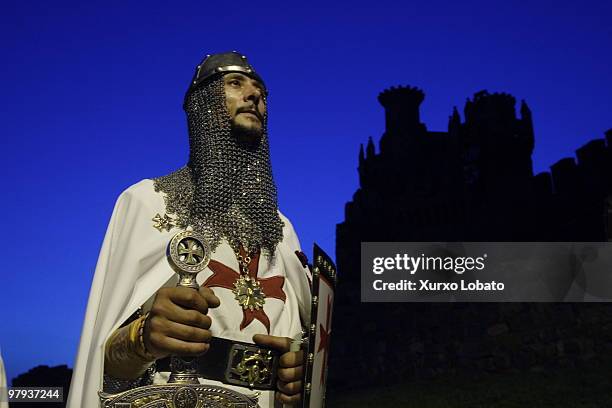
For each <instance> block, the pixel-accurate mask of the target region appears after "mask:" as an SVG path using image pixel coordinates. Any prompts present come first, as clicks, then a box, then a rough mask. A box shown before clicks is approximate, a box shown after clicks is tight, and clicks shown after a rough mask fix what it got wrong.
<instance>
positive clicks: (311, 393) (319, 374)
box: [302, 244, 337, 408]
mask: <svg viewBox="0 0 612 408" xmlns="http://www.w3.org/2000/svg"><path fill="white" fill-rule="evenodd" d="M336 280H337V275H336V265H334V263H333V262H332V260H331V258H330V257H329V256H328V255H327V254H326V253H325V252H324V251H323V250H322V249H321V248H319V246H318V245H317V244H315V245H314V253H313V269H312V308H311V315H310V327H309V328H308V341H307V348H306V364H305V370H304V381H303V384H304V387H303V391H302V393H303V394H302V407H303V408H318V407H324V406H325V388H326V385H327V360H328V358H329V351H330V339H331V332H332V329H331V324H332V312H333V306H334V294H335V290H336Z"/></svg>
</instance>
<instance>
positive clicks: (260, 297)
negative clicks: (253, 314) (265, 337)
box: [232, 248, 266, 310]
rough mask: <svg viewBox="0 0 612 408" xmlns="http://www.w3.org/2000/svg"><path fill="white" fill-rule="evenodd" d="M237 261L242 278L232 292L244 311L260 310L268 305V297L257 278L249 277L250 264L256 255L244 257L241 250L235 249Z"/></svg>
mask: <svg viewBox="0 0 612 408" xmlns="http://www.w3.org/2000/svg"><path fill="white" fill-rule="evenodd" d="M234 253H235V254H236V259H238V266H239V269H240V277H239V278H238V279H237V280H236V282H234V289H233V290H232V292H233V293H234V295H235V298H236V300H237V301H238V304H239V305H240V306H242V308H243V309H244V310H246V309H250V310H259V309H261V308H262V307H263V305H264V303H266V295H265V293H264V292H263V289H262V287H261V285H260V284H259V281H258V280H257V277H254V278H252V277H251V276H250V275H249V264H250V263H251V261H252V260H253V258H252V257H253V256H254V255H255V254H254V253H252V254H246V255H245V256H242V254H241V253H240V249H239V248H238V249H236V248H234Z"/></svg>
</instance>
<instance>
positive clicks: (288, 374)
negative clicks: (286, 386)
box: [278, 365, 304, 383]
mask: <svg viewBox="0 0 612 408" xmlns="http://www.w3.org/2000/svg"><path fill="white" fill-rule="evenodd" d="M302 367H303V366H302V365H299V366H297V367H291V368H279V369H278V379H279V380H280V381H282V382H285V383H290V382H293V381H298V380H301V379H302V375H303V374H304V371H303V369H302Z"/></svg>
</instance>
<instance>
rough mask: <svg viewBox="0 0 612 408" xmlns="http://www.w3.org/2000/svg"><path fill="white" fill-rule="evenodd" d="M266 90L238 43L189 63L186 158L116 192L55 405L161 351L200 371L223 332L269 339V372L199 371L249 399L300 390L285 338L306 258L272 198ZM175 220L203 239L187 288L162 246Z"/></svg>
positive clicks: (303, 282) (296, 320) (152, 378)
mask: <svg viewBox="0 0 612 408" xmlns="http://www.w3.org/2000/svg"><path fill="white" fill-rule="evenodd" d="M266 97H267V90H266V87H265V84H264V82H263V80H262V78H261V77H260V76H259V75H258V74H257V72H256V71H255V70H254V69H253V67H252V66H251V65H250V64H249V63H248V61H247V59H246V57H244V56H242V55H240V54H239V53H237V52H230V53H223V54H215V55H209V56H207V57H206V58H205V59H204V61H202V63H201V64H200V65H198V67H197V70H196V73H195V75H194V78H193V80H192V82H191V84H190V86H189V89H188V91H187V93H186V96H185V101H184V110H185V112H186V114H187V120H188V128H189V143H190V154H189V161H188V163H187V165H186V166H185V167H183V168H181V169H180V170H178V171H176V172H174V173H172V174H170V175H167V176H164V177H160V178H157V179H153V180H151V179H145V180H142V181H140V182H139V183H137V184H135V185H133V186H131V187H129V188H128V189H127V190H125V191H124V192H123V193H122V194H121V195H120V196H119V198H118V200H117V203H116V204H115V208H114V210H113V215H112V218H111V221H110V224H109V227H108V230H107V233H106V236H105V239H104V243H103V245H102V250H101V252H100V257H99V260H98V264H97V267H96V272H95V276H94V280H93V283H92V288H91V292H90V296H89V302H88V305H87V312H86V316H85V322H84V326H83V331H82V336H81V342H80V346H79V353H78V356H77V361H76V364H75V371H74V375H73V379H72V384H71V388H70V396H69V400H68V407H70V408H80V407H88V408H89V407H94V406H98V405H99V396H98V391H103V392H105V393H110V394H116V393H121V392H123V391H126V390H129V389H134V388H135V387H139V386H144V385H148V384H164V383H166V382H167V381H168V376H169V371H170V369H169V368H168V367H167V365H166V364H165V363H164V360H165V359H166V358H167V357H168V356H171V355H180V356H197V358H202V361H203V363H202V365H204V366H205V367H204V368H205V370H204V371H206V369H207V367H206V364H207V363H206V361H208V360H207V359H208V358H210V359H213V360H214V359H217V360H219V359H221V360H223V359H224V358H226V356H225V354H226V353H227V348H228V347H230V346H232V344H233V343H232V342H236V343H241V344H244V343H250V344H253V343H254V344H256V345H259V346H261V347H264V348H266V347H267V348H268V349H275V350H277V351H278V352H279V354H280V357H279V359H278V369H276V368H275V370H276V375H277V379H278V381H277V382H276V384H274V385H273V386H272V387H269V388H268V389H263V390H262V389H261V388H260V389H259V390H257V391H256V390H254V389H253V388H252V384H250V386H249V385H246V384H245V385H236V384H235V383H232V384H229V383H228V382H227V381H225V380H223V378H221V376H220V374H219V373H216V372H212V371H214V370H213V369H212V368H211V372H212V374H211V376H210V377H209V378H205V377H206V375H203V376H202V378H200V380H199V381H200V383H203V384H212V385H217V386H220V387H224V388H225V389H226V390H227V392H229V393H235V394H238V395H244V396H245V398H247V399H249V400H252V401H256V402H257V403H258V404H259V406H261V407H272V406H274V401H275V400H276V401H278V402H282V403H285V404H293V403H296V402H298V401H299V399H300V392H301V388H302V385H301V381H300V379H301V376H302V362H303V353H302V352H301V351H289V350H290V344H291V339H298V338H299V337H300V333H301V332H302V327H304V326H306V325H308V323H309V318H310V301H311V294H310V286H309V281H310V272H309V270H308V267H307V265H306V262H304V257H303V254H302V253H301V251H300V246H299V241H298V239H297V236H296V234H295V232H294V230H293V227H292V225H291V223H290V222H289V220H288V219H287V218H286V217H284V216H283V215H282V214H281V213H280V212H279V211H278V204H277V195H276V186H275V184H274V181H273V178H272V171H271V165H270V157H269V145H268V134H267V118H268V115H267V110H266ZM184 230H189V231H195V232H197V233H199V234H200V236H202V237H204V238H205V241H206V243H207V244H208V246H209V248H210V251H211V255H210V262H209V264H208V266H207V268H206V269H204V270H203V271H202V272H201V273H199V275H198V276H197V282H198V284H199V286H200V287H199V289H198V290H193V289H189V288H185V287H176V283H177V276H176V275H175V273H174V272H173V270H172V268H171V267H170V265H169V264H168V262H167V260H166V248H167V246H168V242H170V240H171V239H172V237H173V236H174V235H175V234H177V233H178V232H180V231H184ZM221 354H223V355H222V356H220V355H221ZM219 356H220V357H219ZM215 361H216V360H215ZM210 366H211V367H212V363H211V365H210ZM237 398H238V397H237Z"/></svg>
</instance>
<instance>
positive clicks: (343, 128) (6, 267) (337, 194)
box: [0, 0, 612, 379]
mask: <svg viewBox="0 0 612 408" xmlns="http://www.w3.org/2000/svg"><path fill="white" fill-rule="evenodd" d="M96 3H97V4H96ZM126 3H129V5H126ZM156 3H157V2H152V1H149V2H125V1H124V2H109V1H107V2H99V3H98V2H74V3H71V2H66V1H56V2H42V1H24V2H17V1H8V2H3V7H2V8H3V10H2V13H1V14H2V15H1V16H0V20H1V21H2V24H1V26H0V27H1V28H0V30H2V33H1V34H2V36H1V38H2V40H1V44H2V60H3V63H2V66H3V69H2V75H1V78H2V79H1V80H2V92H1V95H2V120H1V121H0V123H1V126H2V127H1V133H2V140H3V143H2V151H3V154H4V160H3V164H2V165H3V168H2V172H3V174H4V177H3V181H4V185H5V187H7V188H6V189H5V190H8V191H7V192H6V193H5V195H4V200H3V203H2V216H3V219H4V221H3V226H4V230H5V232H6V233H5V234H4V235H3V236H2V241H1V245H2V248H3V252H2V258H3V259H2V265H3V266H2V276H3V280H2V285H1V286H0V290H1V292H0V310H2V311H3V312H4V319H3V324H2V325H1V326H0V349H1V350H2V356H3V358H4V361H5V365H6V367H7V375H8V378H9V379H11V378H13V377H15V376H16V375H18V374H20V373H23V372H25V371H27V370H28V369H30V368H32V367H34V366H36V365H39V364H47V365H58V364H68V365H69V366H71V367H72V366H73V363H74V358H75V353H76V349H77V345H78V341H79V336H80V331H81V325H82V323H83V316H84V313H85V305H86V301H87V296H88V292H89V286H90V284H91V280H92V277H93V271H94V268H95V264H96V261H97V256H98V251H99V249H100V245H101V243H102V239H103V237H104V232H105V230H106V225H107V223H108V221H109V218H110V215H111V211H112V209H113V205H114V203H115V200H116V198H117V197H118V195H119V194H120V193H121V191H123V190H124V189H125V188H127V187H128V186H130V185H131V184H134V183H136V182H138V181H140V180H141V179H143V178H151V177H156V176H160V175H163V174H167V173H169V172H171V171H173V170H175V169H177V168H179V167H181V166H182V165H183V164H184V163H185V161H186V157H187V151H188V145H187V130H186V122H185V115H184V112H183V111H182V106H181V105H182V99H183V96H184V92H185V90H186V88H187V85H188V83H189V81H190V79H191V76H192V74H193V70H194V68H195V66H196V65H197V64H198V63H199V62H200V60H201V59H202V57H203V56H204V55H205V54H207V53H213V52H224V51H229V50H238V51H240V52H242V53H244V54H246V55H247V56H248V57H249V60H250V62H251V63H252V64H253V65H254V66H255V68H256V69H257V70H258V71H259V73H260V74H261V75H262V76H263V78H264V79H265V81H266V83H267V86H268V88H269V90H270V97H269V106H268V109H269V129H270V130H269V133H270V139H271V142H270V143H271V154H272V165H273V170H274V176H275V179H276V182H277V185H278V190H279V205H280V209H281V211H283V213H284V214H285V215H287V216H288V217H289V218H290V219H291V220H292V222H293V224H294V227H295V229H296V231H297V232H298V235H299V236H300V239H301V241H302V247H303V248H304V250H305V252H306V253H308V254H310V253H311V251H312V243H313V241H316V242H317V243H319V244H320V245H321V246H322V247H323V248H324V249H325V250H326V251H328V252H329V253H330V254H333V253H334V246H335V225H336V224H337V223H339V222H341V221H342V220H343V217H344V204H345V202H346V201H348V200H350V199H351V197H352V194H353V193H354V191H355V190H356V188H357V186H358V179H357V172H356V167H357V154H358V151H359V144H360V143H365V142H367V138H368V136H372V137H373V138H374V140H375V142H376V143H378V140H379V138H380V136H381V135H382V132H383V131H384V115H383V113H384V112H383V109H382V107H381V106H380V105H379V104H378V102H377V100H376V97H377V95H378V93H379V92H381V91H382V90H384V89H385V88H388V87H390V86H392V85H400V84H403V85H412V86H417V87H419V88H421V89H422V90H423V91H424V92H425V94H426V98H425V101H424V102H423V104H422V106H421V120H422V122H423V123H425V124H426V126H427V128H428V129H429V130H434V131H445V130H446V128H447V122H448V116H449V115H450V114H451V112H452V108H453V106H457V108H458V109H459V112H460V113H461V115H462V119H463V106H464V103H465V100H466V98H468V97H471V96H472V95H473V94H474V93H476V92H478V91H480V90H483V89H487V90H488V91H489V92H507V93H510V94H512V95H514V96H515V97H516V98H517V101H518V102H520V100H521V99H525V100H526V101H527V103H528V104H529V106H530V108H531V109H532V111H533V120H534V128H535V137H536V142H535V143H536V147H535V151H534V155H533V158H534V171H535V172H540V171H545V170H547V169H548V167H549V166H550V165H551V164H553V163H554V162H556V161H557V160H559V159H561V158H563V157H567V156H573V154H574V150H575V149H577V148H579V147H580V146H582V145H583V144H584V143H586V142H587V141H589V140H591V139H594V138H600V137H603V132H604V131H606V130H607V129H609V128H612V75H611V73H610V71H611V70H610V67H611V66H612V2H610V1H609V0H600V1H595V0H584V1H581V2H578V1H542V0H532V1H505V2H492V1H480V0H479V1H469V0H468V1H444V0H431V1H426V2H410V1H406V2H401V5H399V3H400V2H397V3H398V4H394V3H393V2H388V1H385V0H382V1H380V0H379V1H376V2H370V3H359V2H354V1H351V2H344V1H336V2H332V1H328V2H312V1H311V2H303V3H302V5H300V6H298V7H295V6H289V4H291V3H289V2H278V3H277V4H273V3H262V2H247V3H238V2H234V3H230V2H189V3H187V2H172V5H168V4H169V3H168V2H159V4H156ZM356 256H359V254H356ZM341 272H342V271H340V273H341ZM356 296H358V294H356Z"/></svg>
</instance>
